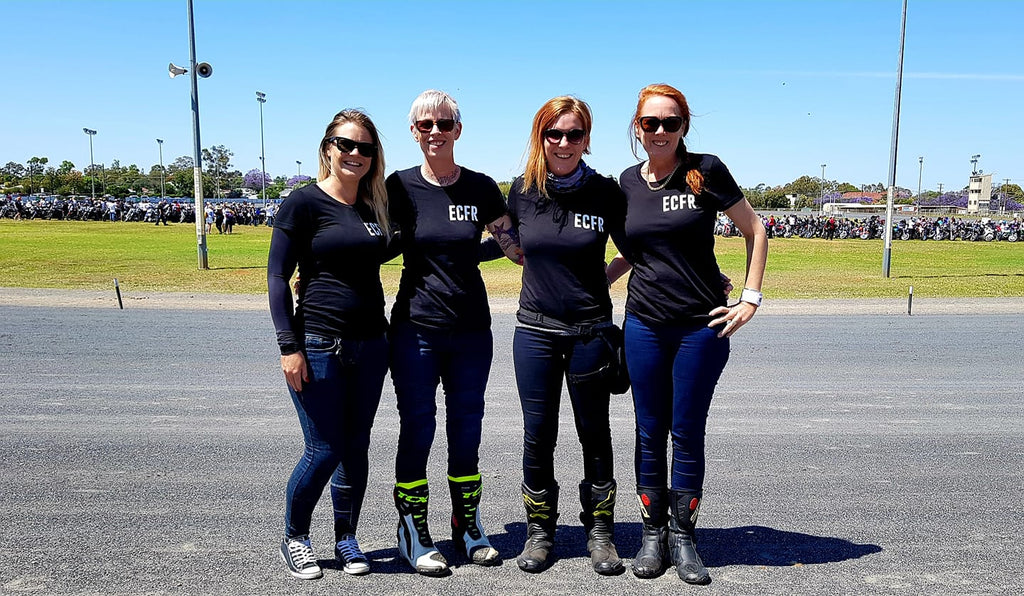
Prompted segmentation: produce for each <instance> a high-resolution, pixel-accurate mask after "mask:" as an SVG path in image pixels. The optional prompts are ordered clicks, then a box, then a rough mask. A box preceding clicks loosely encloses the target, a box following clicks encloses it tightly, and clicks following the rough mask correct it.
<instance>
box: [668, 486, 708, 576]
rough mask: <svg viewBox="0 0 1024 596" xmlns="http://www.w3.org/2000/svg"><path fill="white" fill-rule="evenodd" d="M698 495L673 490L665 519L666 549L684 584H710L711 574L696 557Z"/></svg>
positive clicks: (698, 557) (691, 492)
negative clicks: (666, 522)
mask: <svg viewBox="0 0 1024 596" xmlns="http://www.w3.org/2000/svg"><path fill="white" fill-rule="evenodd" d="M701 496H702V494H701V493H700V492H696V491H687V490H673V491H672V497H671V499H670V503H669V504H670V505H671V509H672V513H671V518H670V519H669V537H668V548H669V555H670V558H671V561H672V565H673V566H674V567H675V568H676V574H678V575H679V579H681V580H683V581H684V582H686V583H688V584H697V585H705V584H710V583H711V575H710V574H709V573H708V570H707V568H706V567H704V561H702V560H701V558H700V555H699V554H697V534H696V525H697V513H698V511H700V501H701Z"/></svg>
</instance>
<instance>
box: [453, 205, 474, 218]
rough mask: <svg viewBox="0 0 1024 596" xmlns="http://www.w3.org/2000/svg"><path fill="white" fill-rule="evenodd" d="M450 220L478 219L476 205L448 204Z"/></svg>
mask: <svg viewBox="0 0 1024 596" xmlns="http://www.w3.org/2000/svg"><path fill="white" fill-rule="evenodd" d="M448 221H477V218H476V205H448Z"/></svg>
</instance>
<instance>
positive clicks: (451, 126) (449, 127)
mask: <svg viewBox="0 0 1024 596" xmlns="http://www.w3.org/2000/svg"><path fill="white" fill-rule="evenodd" d="M435 124H436V125H437V130H439V131H441V132H451V131H453V130H455V120H453V119H452V118H441V119H440V120H417V121H416V130H418V131H420V132H430V131H432V130H434V125H435Z"/></svg>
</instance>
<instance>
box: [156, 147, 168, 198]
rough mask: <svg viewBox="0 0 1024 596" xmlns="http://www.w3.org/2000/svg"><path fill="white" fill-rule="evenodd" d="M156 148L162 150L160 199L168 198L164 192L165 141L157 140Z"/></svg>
mask: <svg viewBox="0 0 1024 596" xmlns="http://www.w3.org/2000/svg"><path fill="white" fill-rule="evenodd" d="M156 146H157V147H159V148H160V199H161V200H163V198H164V197H165V196H166V194H167V193H165V192H164V140H163V139H157V140H156Z"/></svg>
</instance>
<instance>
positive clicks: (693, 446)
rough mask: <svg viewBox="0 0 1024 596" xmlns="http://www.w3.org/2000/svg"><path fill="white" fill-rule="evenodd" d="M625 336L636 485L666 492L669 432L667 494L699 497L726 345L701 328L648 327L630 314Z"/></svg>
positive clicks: (681, 326) (711, 331)
mask: <svg viewBox="0 0 1024 596" xmlns="http://www.w3.org/2000/svg"><path fill="white" fill-rule="evenodd" d="M624 330H625V336H626V365H627V366H628V368H629V377H630V379H631V380H632V383H633V409H634V411H635V413H636V453H635V459H634V467H635V471H636V484H637V486H638V487H647V488H660V487H664V486H665V481H666V477H667V475H668V462H667V459H666V452H667V445H666V441H667V440H668V436H669V433H670V432H671V435H672V480H671V488H672V489H675V490H692V491H700V490H701V488H702V487H703V485H704V430H705V426H706V423H707V418H708V410H709V409H710V408H711V397H712V395H713V394H714V392H715V385H716V384H717V383H718V378H719V377H720V376H721V374H722V370H723V369H724V368H725V363H726V362H727V361H728V360H729V339H728V338H721V339H720V338H718V337H717V334H718V331H719V330H718V329H709V328H708V327H706V326H705V325H702V324H692V325H654V324H647V323H645V322H644V321H642V320H641V319H640V318H639V317H637V316H635V315H634V314H632V313H629V312H627V313H626V324H625V329H624Z"/></svg>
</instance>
